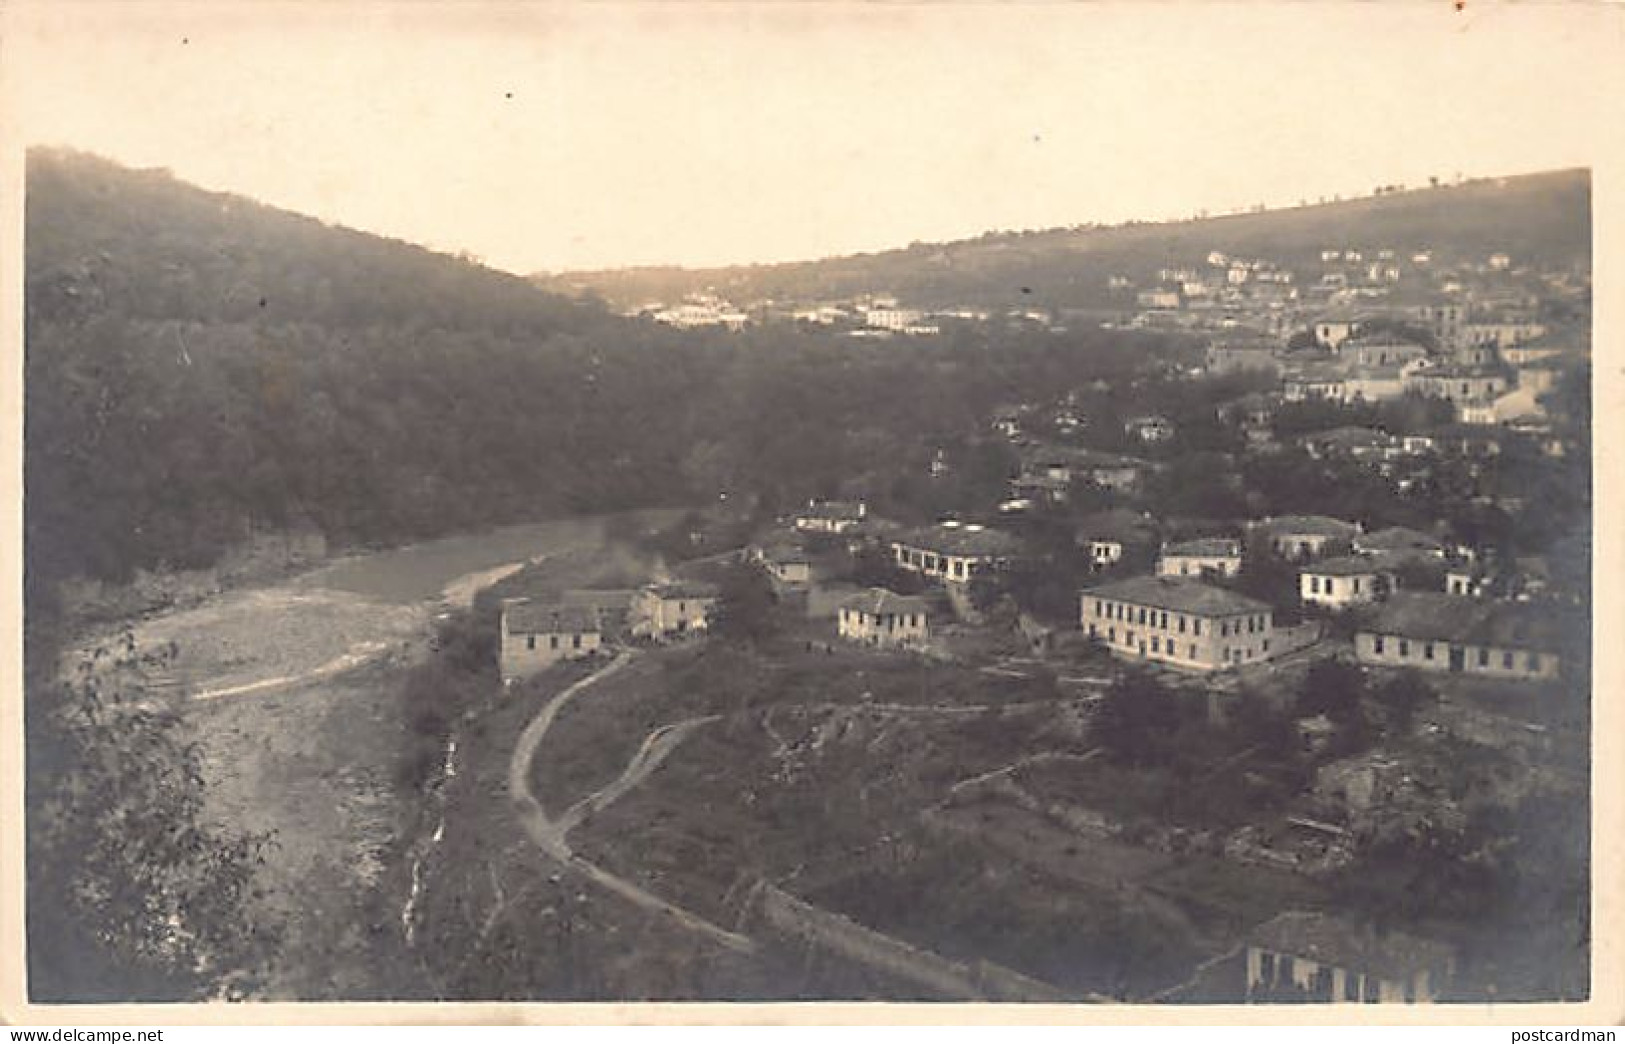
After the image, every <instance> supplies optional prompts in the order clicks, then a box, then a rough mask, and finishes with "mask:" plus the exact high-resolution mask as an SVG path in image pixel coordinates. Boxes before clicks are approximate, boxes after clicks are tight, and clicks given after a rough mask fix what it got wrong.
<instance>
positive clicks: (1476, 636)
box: [1354, 591, 1578, 681]
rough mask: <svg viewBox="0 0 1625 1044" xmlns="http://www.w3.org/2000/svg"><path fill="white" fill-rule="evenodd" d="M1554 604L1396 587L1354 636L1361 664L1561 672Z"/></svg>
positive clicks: (1567, 623) (1485, 673) (1561, 622)
mask: <svg viewBox="0 0 1625 1044" xmlns="http://www.w3.org/2000/svg"><path fill="white" fill-rule="evenodd" d="M1571 626H1578V624H1577V623H1576V622H1574V621H1572V620H1569V619H1568V618H1567V617H1566V616H1565V615H1563V614H1561V613H1559V612H1557V611H1556V610H1555V609H1552V608H1543V609H1534V608H1532V607H1530V606H1528V605H1524V604H1521V603H1510V602H1487V601H1480V600H1475V599H1470V598H1459V597H1452V596H1451V595H1448V594H1442V593H1439V592H1433V591H1398V592H1395V593H1394V594H1393V595H1392V596H1391V597H1390V598H1389V600H1388V601H1387V602H1386V603H1385V604H1384V605H1383V606H1382V609H1381V610H1380V611H1379V612H1378V614H1377V616H1376V618H1375V619H1373V620H1371V621H1370V622H1369V623H1367V624H1366V625H1364V626H1363V627H1362V628H1361V629H1360V631H1359V632H1358V633H1356V634H1355V636H1354V654H1355V656H1356V658H1358V659H1359V661H1360V662H1361V663H1366V664H1371V665H1373V666H1382V667H1411V668H1415V669H1416V670H1420V671H1432V672H1440V673H1451V674H1473V675H1478V676H1481V677H1487V678H1507V679H1516V680H1525V681H1527V680H1532V679H1545V678H1556V677H1557V676H1558V675H1559V673H1560V666H1561V664H1560V655H1559V652H1558V643H1559V640H1560V637H1561V632H1562V629H1563V628H1564V627H1571Z"/></svg>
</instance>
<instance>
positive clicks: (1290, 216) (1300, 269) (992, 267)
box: [537, 170, 1591, 308]
mask: <svg viewBox="0 0 1625 1044" xmlns="http://www.w3.org/2000/svg"><path fill="white" fill-rule="evenodd" d="M1349 247H1353V248H1358V249H1362V250H1372V251H1374V250H1379V249H1384V248H1393V249H1396V250H1401V251H1412V250H1433V251H1437V252H1438V253H1439V256H1440V259H1441V260H1445V261H1448V260H1451V259H1454V258H1472V259H1475V260H1478V261H1482V260H1483V259H1484V258H1485V257H1486V256H1488V255H1489V254H1490V253H1492V252H1496V251H1506V252H1508V253H1510V254H1511V255H1512V256H1513V257H1515V258H1517V259H1518V260H1519V262H1520V263H1523V262H1537V263H1540V264H1545V265H1554V266H1558V265H1568V264H1578V265H1585V266H1588V267H1589V263H1590V257H1591V182H1590V176H1589V174H1588V172H1586V171H1583V170H1569V171H1557V172H1552V173H1545V174H1532V175H1524V176H1518V177H1509V178H1494V179H1482V180H1477V181H1471V182H1467V183H1464V184H1461V185H1449V186H1441V187H1436V188H1427V189H1418V190H1414V191H1408V192H1385V193H1384V194H1382V195H1379V196H1373V197H1369V198H1365V199H1357V200H1348V201H1345V202H1330V203H1326V204H1325V205H1323V206H1321V205H1315V206H1306V207H1295V208H1291V209H1283V210H1273V211H1268V212H1261V213H1251V214H1238V215H1234V216H1226V217H1215V218H1212V219H1208V220H1200V221H1197V220H1193V221H1176V222H1168V223H1143V222H1140V223H1130V224H1126V225H1119V226H1114V227H1109V228H1108V227H1090V226H1080V227H1076V228H1060V229H1049V230H1045V231H1039V232H995V233H989V234H987V235H984V236H981V237H979V238H976V239H968V240H963V241H959V242H954V243H941V244H937V243H916V244H913V245H911V246H909V247H908V248H907V249H903V250H890V251H885V252H882V253H876V254H859V255H854V256H851V257H837V258H829V259H826V260H822V261H811V262H806V263H799V264H782V265H752V266H740V267H734V268H716V269H683V268H640V269H628V270H623V271H611V272H570V273H564V274H562V275H557V276H546V277H538V279H537V282H538V283H539V284H540V285H542V286H544V287H546V288H548V289H554V290H560V291H564V292H570V293H581V292H589V291H590V292H592V293H595V294H598V295H601V296H602V297H604V298H605V299H606V300H609V301H611V302H613V303H614V304H616V305H617V306H621V307H636V306H639V305H641V304H643V303H645V302H647V301H651V300H658V301H668V302H669V301H673V300H677V299H679V298H681V297H682V296H683V295H684V294H687V293H691V292H694V291H699V290H705V289H708V288H710V289H714V290H716V291H717V292H719V293H722V294H724V295H726V296H728V297H730V298H733V299H734V300H735V301H755V300H762V299H769V298H779V299H782V298H786V297H788V298H792V299H796V300H806V299H811V298H833V299H841V298H846V297H851V296H853V295H856V294H861V293H867V292H872V291H884V292H888V293H893V294H897V295H899V296H901V297H902V298H903V299H904V300H905V301H907V302H908V303H909V304H911V305H916V306H927V307H935V306H954V305H957V306H975V307H992V308H997V307H1020V308H1029V307H1034V306H1040V307H1051V308H1066V307H1080V308H1087V307H1103V306H1110V305H1113V304H1122V303H1123V302H1124V300H1125V298H1124V297H1122V296H1121V295H1118V296H1115V297H1114V295H1113V294H1112V293H1111V292H1110V291H1109V287H1108V281H1109V279H1110V277H1111V276H1113V275H1123V276H1127V277H1128V278H1129V279H1131V280H1134V281H1136V282H1142V283H1143V282H1145V281H1152V280H1154V277H1155V275H1156V272H1157V271H1158V269H1160V268H1163V267H1168V266H1182V265H1198V266H1199V265H1201V264H1202V262H1203V261H1204V260H1205V259H1206V258H1207V256H1208V253H1209V251H1212V250H1219V251H1223V252H1225V253H1227V254H1232V255H1239V256H1242V257H1260V258H1268V259H1270V260H1271V261H1273V262H1274V263H1276V264H1278V265H1281V266H1282V267H1285V268H1288V269H1291V270H1294V271H1296V272H1297V273H1298V275H1299V277H1300V279H1301V278H1303V277H1304V276H1306V275H1309V274H1310V273H1318V270H1319V263H1320V252H1321V250H1323V249H1326V248H1332V249H1342V248H1349ZM1132 299H1133V298H1132V294H1130V295H1128V297H1127V298H1126V300H1127V301H1129V302H1132Z"/></svg>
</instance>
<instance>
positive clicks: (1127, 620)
mask: <svg viewBox="0 0 1625 1044" xmlns="http://www.w3.org/2000/svg"><path fill="white" fill-rule="evenodd" d="M1080 598H1081V602H1080V611H1081V621H1082V625H1083V630H1084V632H1085V633H1086V634H1088V635H1089V636H1090V637H1091V638H1095V639H1098V640H1099V641H1101V642H1103V643H1104V644H1105V646H1106V648H1108V649H1110V650H1111V651H1112V652H1113V653H1115V654H1116V655H1118V656H1122V657H1126V658H1130V659H1145V660H1154V661H1156V662H1158V663H1164V664H1167V665H1169V666H1171V667H1179V668H1184V669H1186V670H1196V671H1216V670H1223V669H1225V668H1227V667H1234V666H1239V665H1241V664H1244V663H1256V662H1259V661H1262V660H1267V659H1268V658H1269V657H1270V653H1271V651H1270V638H1271V635H1272V634H1273V632H1274V614H1273V611H1272V610H1271V609H1270V607H1269V605H1267V604H1266V603H1264V602H1260V601H1258V600H1257V599H1255V598H1248V597H1246V596H1245V595H1240V594H1237V593H1235V592H1234V591H1227V590H1225V589H1224V588H1222V587H1215V586H1212V585H1211V584H1205V583H1202V582H1201V581H1199V580H1191V579H1187V578H1183V577H1166V576H1136V577H1131V578H1129V579H1127V580H1119V581H1116V582H1114V583H1109V584H1102V585H1101V586H1099V587H1094V588H1090V589H1088V590H1085V591H1083V592H1082V594H1081V596H1080Z"/></svg>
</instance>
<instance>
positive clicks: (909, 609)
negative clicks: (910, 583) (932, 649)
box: [836, 587, 930, 648]
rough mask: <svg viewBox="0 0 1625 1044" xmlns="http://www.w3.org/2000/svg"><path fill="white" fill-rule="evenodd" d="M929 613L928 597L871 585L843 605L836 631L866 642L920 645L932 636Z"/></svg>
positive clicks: (898, 646)
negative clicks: (901, 593)
mask: <svg viewBox="0 0 1625 1044" xmlns="http://www.w3.org/2000/svg"><path fill="white" fill-rule="evenodd" d="M927 616H928V613H927V609H926V604H925V599H923V598H915V597H913V596H912V595H900V594H895V593H893V592H891V591H888V590H886V589H885V588H881V587H871V588H869V589H868V590H867V591H861V592H859V593H858V594H855V595H853V596H852V597H850V598H848V599H846V600H845V601H843V602H842V603H841V604H840V607H839V608H838V609H837V610H836V633H837V634H839V635H840V636H841V637H842V638H845V639H847V640H848V641H853V642H861V643H862V644H864V645H874V646H881V647H886V648H920V647H922V646H924V645H925V644H926V642H927V641H928V640H929V639H930V629H929V627H930V625H929V621H928V620H927Z"/></svg>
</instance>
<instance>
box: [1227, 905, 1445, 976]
mask: <svg viewBox="0 0 1625 1044" xmlns="http://www.w3.org/2000/svg"><path fill="white" fill-rule="evenodd" d="M1249 941H1250V942H1251V943H1252V944H1253V945H1254V946H1260V947H1263V948H1265V949H1268V950H1272V951H1274V952H1275V953H1281V954H1287V955H1289V956H1292V957H1302V958H1306V959H1308V960H1312V961H1315V962H1317V963H1319V964H1329V965H1332V966H1333V967H1337V968H1343V969H1346V970H1348V971H1357V972H1362V973H1365V974H1368V975H1374V976H1377V977H1379V978H1383V979H1389V980H1394V979H1406V978H1409V977H1411V976H1412V975H1415V974H1416V973H1417V972H1420V971H1432V972H1435V973H1441V972H1444V971H1446V970H1447V969H1449V967H1450V965H1451V963H1452V957H1453V954H1452V951H1451V949H1450V947H1448V946H1446V945H1444V944H1443V943H1439V942H1434V941H1433V940H1431V939H1422V938H1418V937H1416V936H1414V935H1407V934H1405V933H1404V932H1383V933H1378V932H1377V931H1376V930H1374V929H1373V928H1371V927H1370V926H1368V925H1355V924H1353V923H1351V922H1348V921H1345V920H1343V919H1342V918H1340V917H1333V916H1331V915H1330V914H1323V913H1311V912H1307V911H1300V910H1293V911H1288V912H1286V913H1283V914H1279V915H1278V916H1276V917H1275V918H1274V919H1273V920H1270V921H1268V922H1266V923H1264V924H1262V925H1260V926H1259V927H1257V928H1255V929H1254V930H1253V933H1252V935H1251V936H1250V937H1249Z"/></svg>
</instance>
